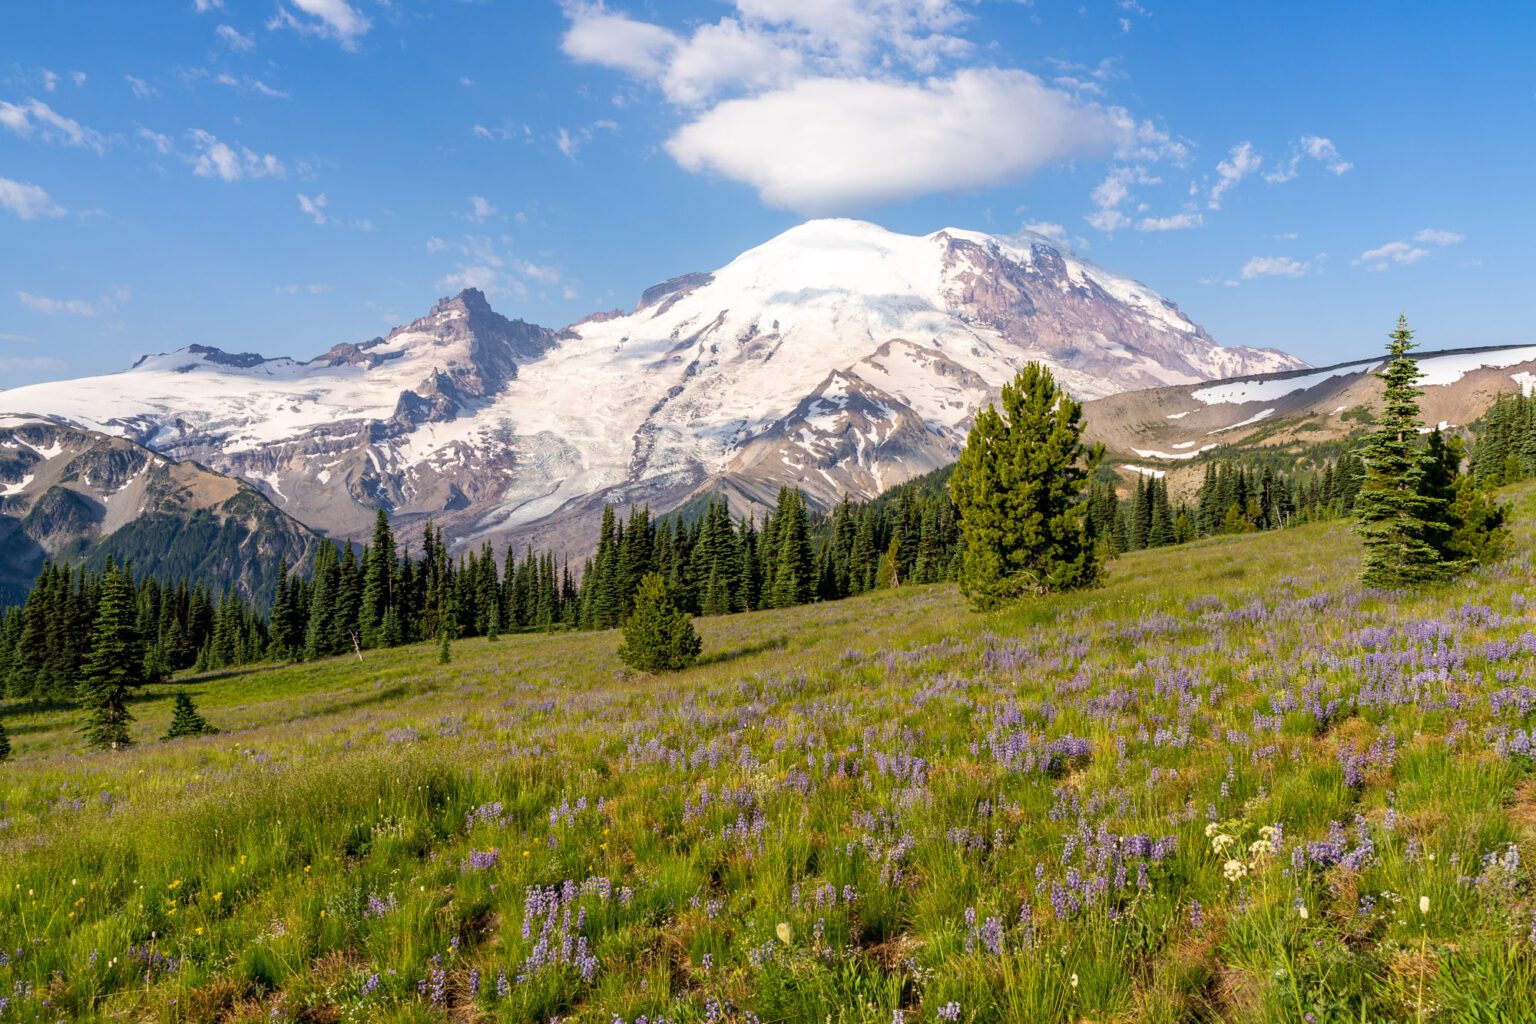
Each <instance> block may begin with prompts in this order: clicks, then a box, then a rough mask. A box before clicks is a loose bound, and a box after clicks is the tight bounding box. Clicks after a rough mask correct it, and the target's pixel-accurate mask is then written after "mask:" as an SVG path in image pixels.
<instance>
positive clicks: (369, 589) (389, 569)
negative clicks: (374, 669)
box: [357, 508, 395, 647]
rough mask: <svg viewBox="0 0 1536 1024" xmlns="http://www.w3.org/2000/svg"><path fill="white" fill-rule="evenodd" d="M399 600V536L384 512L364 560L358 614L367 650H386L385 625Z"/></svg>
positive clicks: (376, 520) (375, 524) (376, 519)
mask: <svg viewBox="0 0 1536 1024" xmlns="http://www.w3.org/2000/svg"><path fill="white" fill-rule="evenodd" d="M394 600H395V536H394V534H393V533H392V532H391V531H390V528H389V517H388V516H387V515H385V514H384V510H383V509H382V508H381V509H379V511H378V514H377V515H376V516H375V517H374V521H373V543H372V544H370V545H369V546H368V550H367V552H366V554H365V556H364V558H363V588H362V594H361V598H360V603H359V607H358V612H357V632H358V639H359V641H360V643H361V644H362V646H364V647H383V646H384V645H385V643H386V639H385V630H384V622H385V620H386V619H387V618H388V617H389V610H390V608H392V607H393V606H394Z"/></svg>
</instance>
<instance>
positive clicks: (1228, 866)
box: [1205, 821, 1277, 883]
mask: <svg viewBox="0 0 1536 1024" xmlns="http://www.w3.org/2000/svg"><path fill="white" fill-rule="evenodd" d="M1251 827H1252V826H1251V825H1249V823H1248V822H1246V821H1228V822H1220V823H1218V822H1214V821H1213V822H1211V823H1210V824H1209V825H1207V826H1205V838H1207V839H1209V840H1210V842H1211V852H1212V853H1214V854H1215V855H1216V856H1217V857H1218V858H1219V859H1220V860H1221V862H1222V864H1221V873H1222V876H1223V877H1224V878H1226V880H1227V881H1228V882H1233V883H1236V882H1241V881H1242V880H1243V879H1244V878H1247V877H1248V875H1249V873H1250V872H1253V871H1256V870H1257V869H1258V867H1259V865H1260V863H1261V862H1262V861H1263V860H1264V858H1266V857H1271V856H1273V855H1274V853H1275V837H1276V831H1277V830H1276V828H1275V826H1273V825H1265V826H1263V827H1262V828H1260V829H1259V831H1258V838H1257V839H1254V840H1252V841H1251V842H1248V843H1247V844H1246V846H1245V845H1244V834H1245V833H1247V831H1248V829H1249V828H1251Z"/></svg>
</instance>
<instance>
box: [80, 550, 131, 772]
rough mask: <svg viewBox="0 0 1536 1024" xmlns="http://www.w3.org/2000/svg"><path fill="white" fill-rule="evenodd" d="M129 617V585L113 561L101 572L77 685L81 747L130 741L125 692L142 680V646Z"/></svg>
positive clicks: (115, 745)
mask: <svg viewBox="0 0 1536 1024" xmlns="http://www.w3.org/2000/svg"><path fill="white" fill-rule="evenodd" d="M135 618H136V617H135V615H134V613H133V587H132V584H131V582H130V581H129V580H128V579H127V578H125V575H124V573H123V571H122V570H120V569H118V567H117V566H116V564H114V563H113V562H112V561H110V560H109V561H108V562H107V567H106V571H105V572H103V573H102V577H101V589H100V597H99V600H98V603H97V608H96V624H95V626H94V627H93V628H92V630H91V653H90V657H89V658H88V659H87V660H86V663H85V669H84V672H85V678H84V680H83V681H82V682H81V684H80V704H81V706H82V707H83V708H84V709H85V716H86V717H85V727H84V730H83V731H84V733H85V740H86V744H87V745H88V746H90V747H92V748H94V749H97V750H120V749H122V748H124V747H127V746H129V745H130V744H131V743H132V740H131V739H130V737H129V735H128V726H129V724H130V723H131V722H132V721H133V715H132V714H131V713H130V712H129V711H128V691H129V689H131V688H134V687H137V686H139V685H141V684H142V683H143V681H144V679H143V672H144V646H143V642H142V641H141V639H140V637H139V634H138V629H137V623H136V621H135Z"/></svg>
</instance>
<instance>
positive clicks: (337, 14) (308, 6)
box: [267, 0, 373, 50]
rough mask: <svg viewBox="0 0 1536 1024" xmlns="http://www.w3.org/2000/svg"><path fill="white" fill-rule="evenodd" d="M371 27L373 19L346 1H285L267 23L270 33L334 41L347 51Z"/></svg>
mask: <svg viewBox="0 0 1536 1024" xmlns="http://www.w3.org/2000/svg"><path fill="white" fill-rule="evenodd" d="M295 12H297V13H295ZM300 15H306V17H300ZM372 26H373V21H372V19H370V18H369V17H368V16H367V15H365V14H363V13H362V12H361V11H359V10H357V9H356V8H355V7H353V6H352V5H351V4H349V3H347V2H346V0H287V3H286V5H279V6H278V9H277V14H275V15H273V17H272V19H271V20H270V21H268V22H267V29H268V30H269V31H270V30H276V29H280V28H291V29H293V30H294V31H296V32H299V33H301V34H304V35H317V36H323V37H325V38H327V39H334V40H336V41H337V42H338V43H340V44H341V46H342V48H343V49H346V50H351V49H355V48H356V46H357V40H358V39H359V38H361V37H362V36H364V35H366V34H367V32H368V30H369V29H370V28H371V27H372Z"/></svg>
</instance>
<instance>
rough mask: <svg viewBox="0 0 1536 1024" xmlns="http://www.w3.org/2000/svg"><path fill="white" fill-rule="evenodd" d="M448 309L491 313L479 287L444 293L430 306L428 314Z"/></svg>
mask: <svg viewBox="0 0 1536 1024" xmlns="http://www.w3.org/2000/svg"><path fill="white" fill-rule="evenodd" d="M449 310H461V311H463V312H465V313H493V312H495V310H493V309H491V304H490V302H489V301H488V300H487V299H486V297H485V292H483V291H481V290H480V289H479V288H465V289H463V290H461V291H460V292H459V293H458V294H457V295H446V296H444V297H443V298H440V299H438V300H437V302H436V303H435V304H434V305H433V306H432V310H431V312H429V313H428V314H427V315H428V316H436V315H437V314H439V313H446V312H448V311H449Z"/></svg>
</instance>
